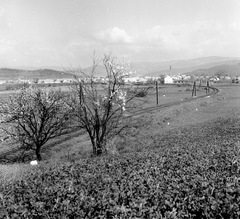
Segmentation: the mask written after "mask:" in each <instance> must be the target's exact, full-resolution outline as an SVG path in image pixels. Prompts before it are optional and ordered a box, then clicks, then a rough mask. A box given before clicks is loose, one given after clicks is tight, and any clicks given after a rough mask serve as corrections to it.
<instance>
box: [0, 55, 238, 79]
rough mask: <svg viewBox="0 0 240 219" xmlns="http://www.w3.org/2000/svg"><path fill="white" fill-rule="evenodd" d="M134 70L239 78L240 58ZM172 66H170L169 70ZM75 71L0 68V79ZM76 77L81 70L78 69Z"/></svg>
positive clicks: (99, 71)
mask: <svg viewBox="0 0 240 219" xmlns="http://www.w3.org/2000/svg"><path fill="white" fill-rule="evenodd" d="M131 66H132V70H133V71H136V73H135V74H134V75H133V76H160V75H166V74H168V75H176V74H187V75H192V74H195V75H209V76H213V75H228V76H237V75H240V57H239V58H238V57H218V56H210V57H202V58H195V59H187V60H172V61H163V62H133V63H131ZM170 66H171V67H170ZM82 70H83V72H85V73H86V74H88V75H89V74H91V70H92V67H91V66H90V67H88V68H84V69H82ZM74 71H75V70H73V71H62V70H53V69H48V68H45V69H34V70H29V69H28V68H26V67H25V70H24V69H12V68H0V79H2V80H12V79H32V78H38V79H47V78H49V79H52V78H55V79H56V78H72V77H73V75H74V73H73V72H74ZM75 73H76V74H78V71H77V69H76V71H75ZM79 74H80V73H79ZM95 76H98V77H104V76H106V71H105V68H104V66H101V65H99V66H97V68H96V71H95Z"/></svg>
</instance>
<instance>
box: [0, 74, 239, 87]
mask: <svg viewBox="0 0 240 219" xmlns="http://www.w3.org/2000/svg"><path fill="white" fill-rule="evenodd" d="M82 80H84V81H85V82H86V83H88V82H91V81H93V82H94V83H99V84H107V83H108V81H109V79H108V78H106V77H94V78H84V79H82ZM156 81H158V82H159V83H161V84H189V83H190V84H191V83H192V82H193V81H197V82H200V81H201V82H206V81H211V82H233V83H238V81H240V77H233V78H231V77H229V76H220V77H217V76H195V75H191V76H189V75H184V74H183V75H161V76H159V77H151V76H135V77H133V76H132V77H124V78H122V82H123V83H124V84H127V85H128V84H129V85H131V84H133V85H141V84H152V83H155V82H156ZM73 82H74V78H59V79H53V78H51V79H37V78H35V79H16V80H0V84H23V83H27V84H62V83H65V84H68V83H73Z"/></svg>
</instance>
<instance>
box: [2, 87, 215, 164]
mask: <svg viewBox="0 0 240 219" xmlns="http://www.w3.org/2000/svg"><path fill="white" fill-rule="evenodd" d="M210 89H212V92H211V93H208V94H205V95H201V96H197V97H194V98H187V99H183V100H181V101H174V102H171V103H166V104H161V105H157V106H153V107H148V108H144V109H140V110H135V111H133V112H131V114H130V115H126V116H125V118H130V117H134V116H138V115H141V114H144V113H149V112H152V111H156V110H159V109H164V108H168V107H171V106H176V105H179V104H182V103H187V102H191V101H194V100H197V99H201V98H205V97H207V96H213V95H215V94H217V93H218V92H219V90H218V89H217V88H214V87H210ZM83 133H84V132H83V131H76V130H75V131H74V128H73V129H72V130H70V131H67V132H65V133H64V134H62V135H61V136H60V139H57V140H53V141H52V142H51V143H49V144H46V145H45V146H43V148H42V151H45V150H46V149H48V148H50V147H52V146H55V145H57V144H60V143H62V142H64V141H67V140H69V139H71V138H73V137H77V136H79V135H82V134H83ZM22 152H23V151H19V148H16V147H12V148H10V149H9V150H6V151H4V152H3V153H1V154H0V163H1V162H3V163H4V161H9V160H13V159H12V157H15V158H16V157H19V156H17V155H20V154H21V153H22ZM33 153H34V152H33V151H29V152H27V153H26V154H25V156H24V157H26V158H27V157H30V156H31V155H32V154H33Z"/></svg>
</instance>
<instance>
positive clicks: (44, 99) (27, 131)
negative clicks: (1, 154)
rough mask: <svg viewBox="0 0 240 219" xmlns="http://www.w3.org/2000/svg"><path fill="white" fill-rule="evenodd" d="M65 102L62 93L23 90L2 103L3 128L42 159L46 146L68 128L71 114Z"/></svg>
mask: <svg viewBox="0 0 240 219" xmlns="http://www.w3.org/2000/svg"><path fill="white" fill-rule="evenodd" d="M64 99H65V96H64V94H63V92H61V91H60V90H56V89H55V90H54V89H48V90H47V88H38V87H36V86H35V87H30V88H26V87H25V88H22V89H21V90H20V92H17V93H15V94H13V95H12V96H10V97H9V98H8V99H6V100H1V103H0V104H1V105H0V118H1V129H2V130H3V131H4V133H5V135H7V136H8V137H9V138H8V139H10V140H13V141H14V142H16V143H18V144H19V145H20V148H21V149H24V150H25V151H27V150H34V151H35V154H36V157H37V159H38V160H41V159H42V156H41V148H42V146H43V145H44V144H45V143H46V142H47V141H49V140H50V139H52V138H54V137H56V136H59V135H60V134H61V133H62V131H63V130H64V129H66V127H67V126H68V123H69V115H70V113H69V108H68V106H67V105H66V101H65V100H64Z"/></svg>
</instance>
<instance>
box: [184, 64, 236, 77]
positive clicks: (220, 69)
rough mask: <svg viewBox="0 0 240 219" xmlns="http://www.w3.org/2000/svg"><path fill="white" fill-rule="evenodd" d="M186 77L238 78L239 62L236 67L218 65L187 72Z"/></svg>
mask: <svg viewBox="0 0 240 219" xmlns="http://www.w3.org/2000/svg"><path fill="white" fill-rule="evenodd" d="M186 74H187V75H192V74H194V75H208V76H225V75H227V76H230V77H234V76H240V62H239V63H238V64H237V65H218V66H214V67H212V68H205V69H198V70H195V71H191V72H187V73H186Z"/></svg>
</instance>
